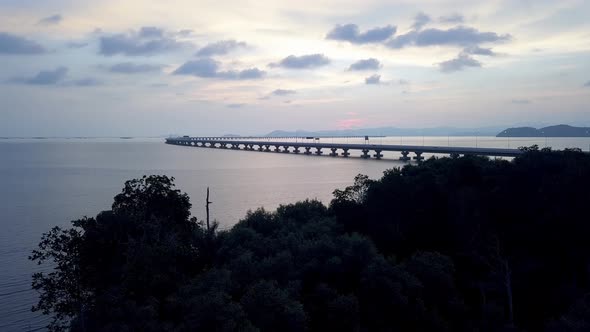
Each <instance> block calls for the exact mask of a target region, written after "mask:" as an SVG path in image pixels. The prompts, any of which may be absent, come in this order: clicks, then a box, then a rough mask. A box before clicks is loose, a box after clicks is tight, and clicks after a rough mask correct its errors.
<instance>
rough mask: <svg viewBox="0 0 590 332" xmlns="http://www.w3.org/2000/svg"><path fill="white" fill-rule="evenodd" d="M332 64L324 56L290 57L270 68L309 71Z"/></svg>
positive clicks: (271, 65) (272, 64)
mask: <svg viewBox="0 0 590 332" xmlns="http://www.w3.org/2000/svg"><path fill="white" fill-rule="evenodd" d="M329 63H330V59H328V58H327V57H326V56H324V55H323V54H308V55H301V56H295V55H289V56H288V57H286V58H284V59H283V60H281V61H280V62H279V63H271V64H269V66H270V67H283V68H290V69H309V68H315V67H321V66H325V65H327V64H329Z"/></svg>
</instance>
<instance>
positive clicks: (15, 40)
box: [0, 32, 46, 55]
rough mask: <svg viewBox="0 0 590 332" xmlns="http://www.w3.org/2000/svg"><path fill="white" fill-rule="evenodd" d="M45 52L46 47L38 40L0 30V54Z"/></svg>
mask: <svg viewBox="0 0 590 332" xmlns="http://www.w3.org/2000/svg"><path fill="white" fill-rule="evenodd" d="M45 52H46V50H45V48H44V47H43V46H41V45H40V44H38V43H37V42H34V41H32V40H28V39H26V38H23V37H19V36H15V35H12V34H9V33H6V32H0V55H1V54H41V53H45Z"/></svg>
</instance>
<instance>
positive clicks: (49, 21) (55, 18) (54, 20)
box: [37, 14, 63, 25]
mask: <svg viewBox="0 0 590 332" xmlns="http://www.w3.org/2000/svg"><path fill="white" fill-rule="evenodd" d="M61 21H63V16H61V15H60V14H55V15H51V16H47V17H44V18H42V19H40V20H39V22H37V24H38V25H56V24H59V23H60V22H61Z"/></svg>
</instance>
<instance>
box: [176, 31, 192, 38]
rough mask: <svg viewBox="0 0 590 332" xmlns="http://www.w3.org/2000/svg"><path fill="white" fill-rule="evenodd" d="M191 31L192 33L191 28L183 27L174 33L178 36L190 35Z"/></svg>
mask: <svg viewBox="0 0 590 332" xmlns="http://www.w3.org/2000/svg"><path fill="white" fill-rule="evenodd" d="M192 33H193V30H191V29H183V30H180V31H178V32H177V33H176V34H177V35H178V36H180V37H188V36H190V35H192Z"/></svg>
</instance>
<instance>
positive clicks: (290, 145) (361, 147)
mask: <svg viewBox="0 0 590 332" xmlns="http://www.w3.org/2000/svg"><path fill="white" fill-rule="evenodd" d="M273 139H276V138H274V137H273ZM166 144H173V145H183V146H192V147H201V148H219V149H231V150H246V151H261V152H280V153H296V154H297V153H302V154H304V155H311V154H315V155H322V154H323V153H324V150H325V151H326V152H327V151H329V153H328V155H329V156H332V157H336V156H339V155H341V156H343V157H348V156H350V152H349V151H360V152H361V155H360V157H361V158H365V159H369V158H371V157H374V158H376V159H381V158H383V154H382V152H384V151H395V152H400V153H401V157H400V158H399V160H402V161H408V160H411V159H412V158H411V157H410V153H413V154H414V156H413V159H414V160H417V161H420V160H423V159H424V157H423V156H422V154H424V153H432V154H446V155H451V156H459V155H479V156H491V157H516V156H518V155H520V154H522V153H523V152H522V151H520V150H518V149H503V148H475V147H452V146H418V145H389V144H348V143H321V142H319V141H317V140H314V141H313V142H305V141H303V142H297V141H295V142H287V141H273V140H243V139H242V140H238V139H233V138H232V139H227V138H222V137H189V136H182V137H172V138H167V139H166ZM312 149H313V150H312ZM339 151H341V152H340V153H339ZM372 152H374V153H372Z"/></svg>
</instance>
